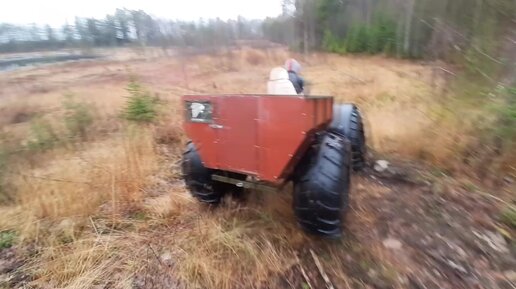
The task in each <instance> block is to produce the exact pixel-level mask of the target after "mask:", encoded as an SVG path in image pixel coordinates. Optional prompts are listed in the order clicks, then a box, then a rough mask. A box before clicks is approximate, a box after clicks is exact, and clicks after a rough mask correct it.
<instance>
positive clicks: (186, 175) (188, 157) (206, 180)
mask: <svg viewBox="0 0 516 289" xmlns="http://www.w3.org/2000/svg"><path fill="white" fill-rule="evenodd" d="M181 168H182V170H183V179H184V180H185V184H186V187H187V189H188V190H189V191H190V193H191V194H192V196H194V197H195V198H197V199H198V200H199V201H201V202H203V203H208V204H218V203H220V201H221V200H222V197H223V196H224V193H225V189H224V188H220V184H219V183H217V182H215V181H213V180H212V179H211V176H212V174H213V172H214V170H212V169H209V168H206V167H205V166H204V165H203V164H202V160H201V156H200V155H199V153H198V152H197V149H196V148H195V145H194V144H193V143H192V142H191V141H190V142H188V143H187V145H186V151H185V152H184V153H183V160H182V163H181Z"/></svg>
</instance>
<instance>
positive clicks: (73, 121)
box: [63, 95, 93, 140]
mask: <svg viewBox="0 0 516 289" xmlns="http://www.w3.org/2000/svg"><path fill="white" fill-rule="evenodd" d="M63 107H64V109H65V117H64V121H65V125H66V128H67V129H68V133H69V135H70V137H72V138H76V137H79V138H80V139H81V140H86V135H87V130H88V127H90V126H91V124H92V123H93V114H92V112H91V106H90V105H88V104H87V103H84V102H79V101H77V100H75V99H74V98H73V96H72V95H66V96H65V99H64V101H63Z"/></svg>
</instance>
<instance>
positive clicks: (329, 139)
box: [294, 133, 351, 237]
mask: <svg viewBox="0 0 516 289" xmlns="http://www.w3.org/2000/svg"><path fill="white" fill-rule="evenodd" d="M350 161H351V151H350V143H349V140H347V139H346V138H345V137H343V136H340V135H337V134H334V133H327V134H326V135H325V136H324V137H323V138H322V140H321V141H320V144H319V145H318V146H314V148H313V149H312V150H310V151H309V152H308V153H307V156H306V158H305V160H304V161H303V163H301V164H300V166H301V167H300V170H299V171H298V173H297V175H296V176H295V178H294V211H295V214H296V217H297V220H298V223H299V224H300V225H301V227H302V228H303V229H304V230H305V231H307V232H309V233H314V234H318V235H323V236H328V237H339V236H340V235H341V233H342V222H343V218H344V214H345V213H346V211H347V207H348V195H349V187H350Z"/></svg>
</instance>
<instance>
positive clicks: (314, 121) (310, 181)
mask: <svg viewBox="0 0 516 289" xmlns="http://www.w3.org/2000/svg"><path fill="white" fill-rule="evenodd" d="M183 103H184V108H185V122H184V128H185V131H186V134H187V135H188V137H189V138H190V139H191V141H190V142H189V143H188V144H187V148H186V152H185V153H184V157H183V162H182V169H183V175H184V179H185V182H186V186H187V188H188V190H189V191H190V192H191V194H192V195H193V196H194V197H196V198H197V199H199V200H200V201H201V202H204V203H209V204H218V203H219V202H220V201H221V199H222V197H223V196H224V194H225V193H227V192H229V191H232V192H235V191H240V190H244V189H245V188H250V189H258V190H266V189H268V188H271V187H272V188H274V187H275V188H281V186H282V185H283V184H285V183H286V182H288V181H292V182H293V184H294V197H293V199H294V204H293V207H294V210H295V214H296V216H297V219H298V222H299V224H300V225H301V227H302V228H303V229H305V230H306V231H308V232H311V233H315V234H319V235H325V236H331V237H338V236H340V234H341V230H342V220H343V215H344V213H345V212H346V209H347V206H348V194H349V187H350V173H351V170H352V169H353V170H355V171H356V170H360V169H361V168H362V167H363V166H364V162H365V160H364V157H365V150H366V148H365V137H364V129H363V125H362V119H361V116H360V113H359V111H358V109H357V107H356V106H355V105H353V104H339V105H334V104H333V98H332V97H305V96H298V95H288V96H287V95H285V96H282V95H186V96H184V97H183Z"/></svg>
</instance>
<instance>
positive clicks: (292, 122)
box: [183, 95, 333, 182]
mask: <svg viewBox="0 0 516 289" xmlns="http://www.w3.org/2000/svg"><path fill="white" fill-rule="evenodd" d="M183 101H184V102H189V103H191V104H190V107H188V106H185V110H186V111H185V116H186V119H185V125H184V128H185V130H186V133H187V135H188V137H189V138H190V139H192V141H193V142H194V143H195V145H196V146H197V147H198V148H199V153H200V154H201V158H202V159H203V162H204V163H205V166H207V167H209V168H213V169H220V170H227V171H233V172H239V173H245V174H249V175H252V176H255V177H257V178H259V179H262V180H265V181H270V182H280V181H281V180H282V179H283V178H285V177H286V176H287V175H288V174H289V173H290V172H291V171H292V170H293V168H294V166H295V164H296V163H297V161H298V160H299V159H300V158H301V157H302V154H303V153H304V151H305V150H306V148H307V146H308V145H309V142H310V140H311V138H312V137H313V134H314V133H315V132H316V131H318V130H321V129H324V128H326V126H328V124H329V123H330V121H331V118H332V113H333V111H332V105H333V98H331V97H320V98H309V97H303V96H276V95H275V96H272V95H219V96H195V95H191V96H184V97H183ZM207 101H209V103H210V104H208V103H207ZM192 103H193V104H192ZM209 105H212V106H213V108H212V110H213V116H212V119H211V120H210V121H205V120H204V119H201V120H198V119H193V120H192V116H191V115H192V109H197V110H196V111H195V115H198V114H199V109H198V108H205V107H207V106H209ZM189 110H190V111H189ZM199 115H200V116H202V117H204V116H206V118H208V116H209V114H207V113H206V114H203V113H200V114H199ZM195 121H204V122H203V123H195Z"/></svg>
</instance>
